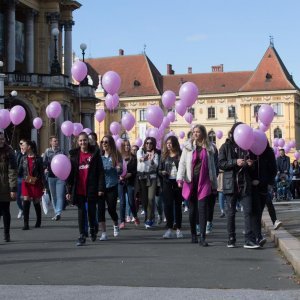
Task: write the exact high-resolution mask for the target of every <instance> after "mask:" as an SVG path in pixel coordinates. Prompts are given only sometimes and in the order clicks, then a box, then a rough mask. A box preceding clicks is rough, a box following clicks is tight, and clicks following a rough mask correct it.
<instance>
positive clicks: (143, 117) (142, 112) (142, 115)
mask: <svg viewBox="0 0 300 300" xmlns="http://www.w3.org/2000/svg"><path fill="white" fill-rule="evenodd" d="M140 121H146V109H141V110H140Z"/></svg>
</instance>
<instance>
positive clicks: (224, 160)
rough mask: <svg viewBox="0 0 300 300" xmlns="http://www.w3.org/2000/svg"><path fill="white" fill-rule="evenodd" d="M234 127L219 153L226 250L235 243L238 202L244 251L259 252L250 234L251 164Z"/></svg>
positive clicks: (252, 235) (251, 232)
mask: <svg viewBox="0 0 300 300" xmlns="http://www.w3.org/2000/svg"><path fill="white" fill-rule="evenodd" d="M240 124H241V123H240V122H238V123H236V124H234V125H233V126H232V128H231V130H230V132H229V138H228V139H227V140H226V142H225V143H224V144H223V145H222V146H221V148H220V151H219V168H220V169H221V170H223V171H224V176H223V193H224V195H225V197H226V202H227V211H228V213H227V231H228V244H227V247H228V248H234V247H235V243H236V234H235V213H236V203H237V201H240V202H241V204H242V206H243V212H244V219H245V244H244V248H248V249H255V248H259V245H257V243H256V241H255V236H254V234H253V230H252V224H251V218H252V197H251V177H250V174H249V171H250V169H251V168H252V165H253V161H252V160H250V158H249V152H248V151H244V150H243V149H241V148H240V147H239V146H238V145H237V144H236V143H235V141H234V137H233V133H234V130H235V128H236V127H237V126H238V125H240Z"/></svg>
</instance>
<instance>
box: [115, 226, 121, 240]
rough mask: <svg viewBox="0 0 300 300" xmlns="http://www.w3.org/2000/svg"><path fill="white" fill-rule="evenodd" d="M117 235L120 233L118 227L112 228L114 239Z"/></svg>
mask: <svg viewBox="0 0 300 300" xmlns="http://www.w3.org/2000/svg"><path fill="white" fill-rule="evenodd" d="M119 233H120V229H119V226H114V237H117V236H119Z"/></svg>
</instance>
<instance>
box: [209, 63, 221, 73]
mask: <svg viewBox="0 0 300 300" xmlns="http://www.w3.org/2000/svg"><path fill="white" fill-rule="evenodd" d="M211 71H212V72H213V73H217V72H221V73H222V72H224V69H223V64H220V65H218V66H212V67H211Z"/></svg>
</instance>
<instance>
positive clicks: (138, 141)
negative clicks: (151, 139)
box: [134, 138, 143, 147]
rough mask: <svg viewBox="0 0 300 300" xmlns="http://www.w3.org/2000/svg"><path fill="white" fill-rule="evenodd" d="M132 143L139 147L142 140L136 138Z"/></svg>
mask: <svg viewBox="0 0 300 300" xmlns="http://www.w3.org/2000/svg"><path fill="white" fill-rule="evenodd" d="M134 144H135V145H136V146H138V147H141V146H142V145H143V141H142V139H141V138H137V139H136V140H135V143H134Z"/></svg>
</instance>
